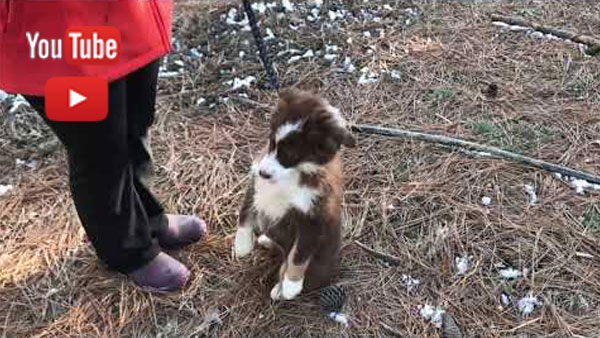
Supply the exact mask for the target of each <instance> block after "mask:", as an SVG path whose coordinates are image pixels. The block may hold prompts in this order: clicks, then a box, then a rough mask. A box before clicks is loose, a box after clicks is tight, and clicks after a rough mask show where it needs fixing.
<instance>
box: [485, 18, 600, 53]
mask: <svg viewBox="0 0 600 338" xmlns="http://www.w3.org/2000/svg"><path fill="white" fill-rule="evenodd" d="M491 18H492V20H494V21H502V22H504V23H507V24H509V25H517V26H524V27H531V28H533V29H534V30H536V31H539V32H542V33H545V34H552V35H554V36H557V37H559V38H563V39H570V40H572V41H575V42H579V43H583V44H585V45H588V46H589V47H590V48H593V49H597V48H600V40H599V39H596V38H595V37H593V36H589V35H583V34H578V33H576V32H573V31H569V30H565V29H557V28H552V27H548V26H544V25H540V24H538V23H535V22H529V21H527V20H525V19H524V18H522V17H518V16H505V15H499V14H492V16H491Z"/></svg>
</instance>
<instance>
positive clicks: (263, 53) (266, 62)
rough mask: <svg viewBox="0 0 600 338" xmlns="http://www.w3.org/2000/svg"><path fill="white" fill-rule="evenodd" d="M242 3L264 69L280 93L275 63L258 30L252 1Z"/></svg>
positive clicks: (244, 0)
mask: <svg viewBox="0 0 600 338" xmlns="http://www.w3.org/2000/svg"><path fill="white" fill-rule="evenodd" d="M242 3H243V5H244V11H245V12H246V15H247V16H248V22H249V23H250V28H251V29H252V35H253V36H254V41H255V42H256V47H258V56H259V57H260V60H261V61H262V64H263V67H264V68H265V71H266V72H267V77H268V78H269V82H270V83H271V87H272V88H273V89H275V90H276V91H279V80H278V79H277V74H276V72H275V69H274V68H273V63H272V62H271V59H270V58H269V54H268V53H267V47H266V46H265V41H264V40H263V37H262V35H261V34H260V29H259V28H258V23H257V22H256V16H255V15H254V10H252V6H251V3H250V0H242Z"/></svg>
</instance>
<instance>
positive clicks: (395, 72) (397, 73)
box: [390, 69, 402, 80]
mask: <svg viewBox="0 0 600 338" xmlns="http://www.w3.org/2000/svg"><path fill="white" fill-rule="evenodd" d="M390 76H391V77H392V79H396V80H400V79H402V73H401V72H400V71H399V70H395V69H394V70H392V71H391V72H390Z"/></svg>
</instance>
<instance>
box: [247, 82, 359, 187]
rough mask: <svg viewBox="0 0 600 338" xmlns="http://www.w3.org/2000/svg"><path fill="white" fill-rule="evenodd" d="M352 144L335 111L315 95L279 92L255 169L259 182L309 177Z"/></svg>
mask: <svg viewBox="0 0 600 338" xmlns="http://www.w3.org/2000/svg"><path fill="white" fill-rule="evenodd" d="M355 143H356V142H355V140H354V138H353V137H352V135H351V134H350V132H349V131H348V129H347V128H346V123H345V121H344V120H343V118H342V116H341V115H340V113H339V111H338V110H337V109H335V108H333V107H332V106H331V105H329V103H327V102H326V101H325V100H323V99H321V98H319V97H318V96H316V95H311V94H307V93H302V92H296V91H286V92H282V94H281V100H280V102H279V105H278V107H277V111H276V112H275V113H274V115H273V117H272V119H271V130H270V133H269V148H268V152H267V154H266V155H265V156H264V157H263V158H262V159H261V160H260V162H259V163H258V166H257V168H256V169H257V174H258V176H259V177H260V178H262V179H265V180H269V181H272V182H277V181H281V180H285V179H286V178H288V177H291V176H292V175H294V174H297V173H298V172H300V173H308V174H309V173H313V172H316V171H317V170H318V169H319V167H320V166H322V165H324V164H326V163H328V162H329V161H331V160H332V159H333V157H334V156H335V155H336V153H337V152H338V151H339V150H340V147H341V146H342V145H344V146H349V147H354V146H355Z"/></svg>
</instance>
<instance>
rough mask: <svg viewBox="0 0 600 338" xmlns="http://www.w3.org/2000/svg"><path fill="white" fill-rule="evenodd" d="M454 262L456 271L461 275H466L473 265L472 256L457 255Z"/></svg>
mask: <svg viewBox="0 0 600 338" xmlns="http://www.w3.org/2000/svg"><path fill="white" fill-rule="evenodd" d="M454 263H455V265H456V273H458V274H459V275H464V274H465V273H467V271H468V270H469V268H470V267H471V257H468V256H462V257H455V258H454Z"/></svg>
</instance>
